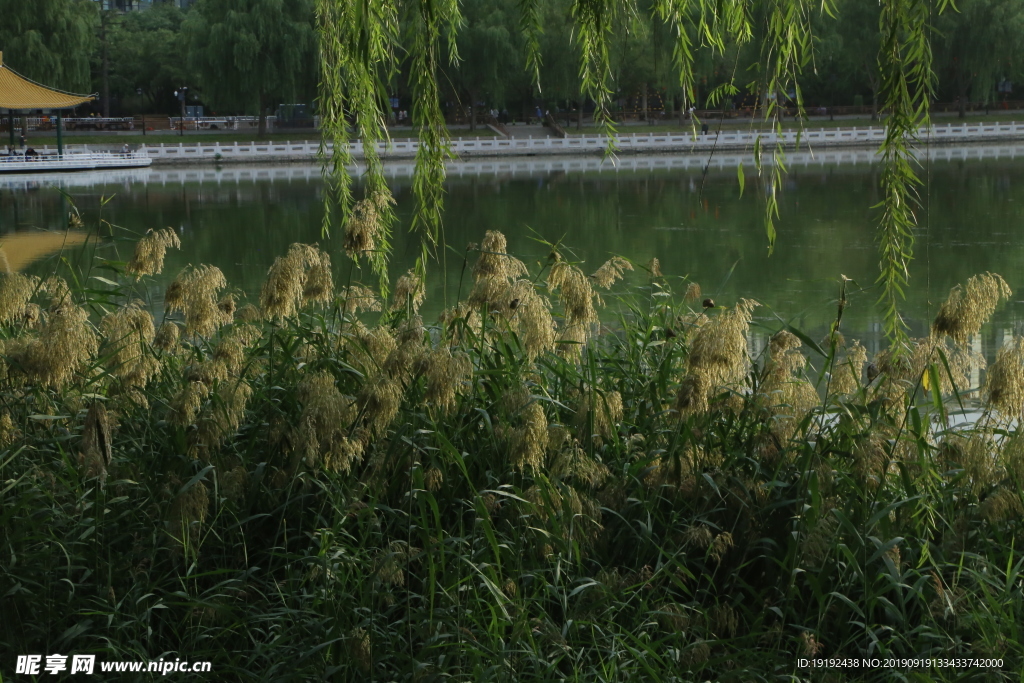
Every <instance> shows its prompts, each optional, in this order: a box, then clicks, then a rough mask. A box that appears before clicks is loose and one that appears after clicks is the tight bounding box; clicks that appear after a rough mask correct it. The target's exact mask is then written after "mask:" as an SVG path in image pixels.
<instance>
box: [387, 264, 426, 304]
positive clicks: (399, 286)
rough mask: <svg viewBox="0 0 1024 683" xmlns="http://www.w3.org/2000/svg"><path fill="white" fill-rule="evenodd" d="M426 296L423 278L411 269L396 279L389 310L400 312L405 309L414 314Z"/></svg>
mask: <svg viewBox="0 0 1024 683" xmlns="http://www.w3.org/2000/svg"><path fill="white" fill-rule="evenodd" d="M426 296H427V291H426V287H425V285H424V283H423V278H422V277H420V275H419V274H418V273H417V272H416V271H415V270H414V269H412V268H410V269H409V270H408V271H406V273H405V275H403V276H402V277H400V278H398V281H397V282H396V283H395V291H394V294H392V298H391V310H392V311H400V310H402V309H404V308H406V307H408V308H409V310H410V311H412V312H413V313H416V311H418V310H419V309H420V305H421V304H422V303H423V300H424V299H425V298H426Z"/></svg>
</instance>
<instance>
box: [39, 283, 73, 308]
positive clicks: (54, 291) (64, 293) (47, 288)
mask: <svg viewBox="0 0 1024 683" xmlns="http://www.w3.org/2000/svg"><path fill="white" fill-rule="evenodd" d="M39 291H40V292H45V293H47V294H49V295H50V309H51V310H56V309H58V308H63V307H65V306H72V305H73V304H74V299H73V298H72V296H71V288H70V287H68V283H67V282H65V281H64V278H62V277H60V276H58V275H51V276H50V277H48V278H46V279H45V280H43V281H42V283H41V284H40V285H39Z"/></svg>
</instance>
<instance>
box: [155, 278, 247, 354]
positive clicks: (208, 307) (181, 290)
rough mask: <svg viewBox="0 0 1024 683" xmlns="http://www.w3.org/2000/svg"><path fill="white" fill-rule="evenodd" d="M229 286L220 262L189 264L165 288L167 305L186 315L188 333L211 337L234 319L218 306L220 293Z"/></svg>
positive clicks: (174, 310) (172, 309)
mask: <svg viewBox="0 0 1024 683" xmlns="http://www.w3.org/2000/svg"><path fill="white" fill-rule="evenodd" d="M225 287H227V281H226V280H225V279H224V273H222V272H221V270H220V268H217V267H216V266H208V265H199V266H191V265H190V266H186V267H185V268H184V269H182V271H181V272H180V273H178V277H176V278H175V279H174V282H172V283H171V284H170V285H169V286H168V287H167V291H166V292H164V306H166V308H167V310H168V311H170V312H178V313H182V314H183V315H184V316H185V334H187V335H189V336H195V335H198V336H201V337H209V336H211V335H213V334H214V333H215V332H216V331H217V329H218V328H220V326H221V325H224V324H226V323H229V322H231V321H230V320H227V319H226V318H225V316H224V314H223V312H222V311H221V310H220V308H218V306H217V294H218V292H220V290H222V289H224V288H225Z"/></svg>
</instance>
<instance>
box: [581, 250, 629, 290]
mask: <svg viewBox="0 0 1024 683" xmlns="http://www.w3.org/2000/svg"><path fill="white" fill-rule="evenodd" d="M627 270H633V264H632V263H630V262H629V261H627V260H626V259H624V258H622V257H621V256H613V257H611V258H610V259H608V260H607V261H605V262H604V263H603V264H602V265H601V267H600V268H598V269H597V270H596V271H595V272H594V274H593V275H591V276H590V277H592V278H594V282H596V283H597V286H598V287H603V288H604V289H610V288H611V286H612V285H613V284H615V283H616V282H617V281H618V280H621V279H622V278H623V275H622V273H623V272H624V271H627Z"/></svg>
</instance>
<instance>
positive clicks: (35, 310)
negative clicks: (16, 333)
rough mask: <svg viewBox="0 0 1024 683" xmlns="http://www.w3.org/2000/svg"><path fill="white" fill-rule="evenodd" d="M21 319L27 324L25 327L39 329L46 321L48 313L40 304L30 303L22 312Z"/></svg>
mask: <svg viewBox="0 0 1024 683" xmlns="http://www.w3.org/2000/svg"><path fill="white" fill-rule="evenodd" d="M21 319H22V322H23V323H24V324H25V329H27V330H38V329H40V328H42V326H43V324H44V323H45V322H46V314H45V313H43V309H42V308H40V306H39V304H28V305H27V306H25V311H24V312H23V313H22V314H21Z"/></svg>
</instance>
